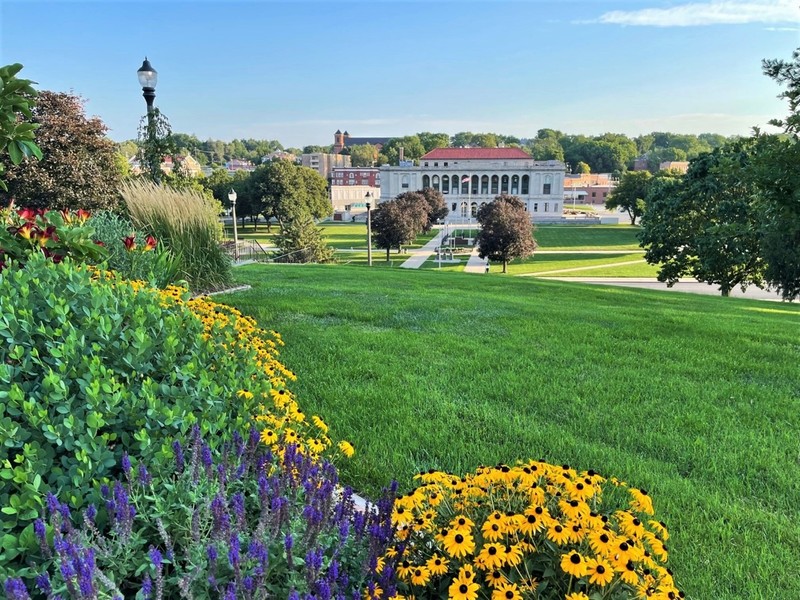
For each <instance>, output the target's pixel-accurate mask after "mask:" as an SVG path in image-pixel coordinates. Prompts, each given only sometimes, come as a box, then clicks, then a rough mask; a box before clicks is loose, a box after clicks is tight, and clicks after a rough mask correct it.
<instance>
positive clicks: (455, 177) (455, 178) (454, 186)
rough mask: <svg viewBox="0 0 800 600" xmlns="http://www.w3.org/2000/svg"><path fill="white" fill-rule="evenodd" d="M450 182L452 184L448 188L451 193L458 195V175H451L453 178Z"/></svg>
mask: <svg viewBox="0 0 800 600" xmlns="http://www.w3.org/2000/svg"><path fill="white" fill-rule="evenodd" d="M450 181H452V182H453V183H452V184H451V185H450V187H451V188H452V189H453V193H454V194H457V193H458V175H453V177H452V178H451V179H450Z"/></svg>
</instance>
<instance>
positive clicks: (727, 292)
mask: <svg viewBox="0 0 800 600" xmlns="http://www.w3.org/2000/svg"><path fill="white" fill-rule="evenodd" d="M719 293H720V295H721V296H722V297H723V298H727V297H728V296H730V295H731V291H730V289H728V288H724V287H722V288H719Z"/></svg>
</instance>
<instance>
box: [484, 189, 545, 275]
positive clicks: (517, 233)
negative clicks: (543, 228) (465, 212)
mask: <svg viewBox="0 0 800 600" xmlns="http://www.w3.org/2000/svg"><path fill="white" fill-rule="evenodd" d="M478 223H480V224H481V230H480V231H479V232H478V249H479V255H480V257H481V258H488V259H489V260H490V261H495V262H502V263H503V273H505V272H506V270H507V267H508V261H510V260H512V259H514V258H524V257H527V256H531V255H532V254H533V252H534V250H536V242H535V241H534V239H533V231H534V227H533V223H531V219H530V216H529V215H528V213H527V211H526V210H525V205H524V204H523V203H522V201H521V200H520V199H519V198H517V197H516V196H506V195H503V196H497V197H496V198H495V199H494V200H493V201H492V202H490V203H489V204H486V205H484V206H481V208H480V209H479V210H478Z"/></svg>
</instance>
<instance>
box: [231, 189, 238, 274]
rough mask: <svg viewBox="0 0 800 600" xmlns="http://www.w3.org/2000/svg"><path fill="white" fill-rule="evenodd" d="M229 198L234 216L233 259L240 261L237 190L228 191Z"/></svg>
mask: <svg viewBox="0 0 800 600" xmlns="http://www.w3.org/2000/svg"><path fill="white" fill-rule="evenodd" d="M228 200H230V201H231V209H232V210H231V215H232V216H233V259H234V261H236V262H239V234H238V233H237V230H236V190H234V189H233V188H231V191H230V192H228Z"/></svg>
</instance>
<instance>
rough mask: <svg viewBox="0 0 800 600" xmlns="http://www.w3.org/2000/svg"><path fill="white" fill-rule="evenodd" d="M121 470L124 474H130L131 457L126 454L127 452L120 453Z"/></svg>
mask: <svg viewBox="0 0 800 600" xmlns="http://www.w3.org/2000/svg"><path fill="white" fill-rule="evenodd" d="M121 464H122V471H123V472H124V473H125V475H130V472H131V457H130V456H128V453H127V452H123V453H122V463H121Z"/></svg>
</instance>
